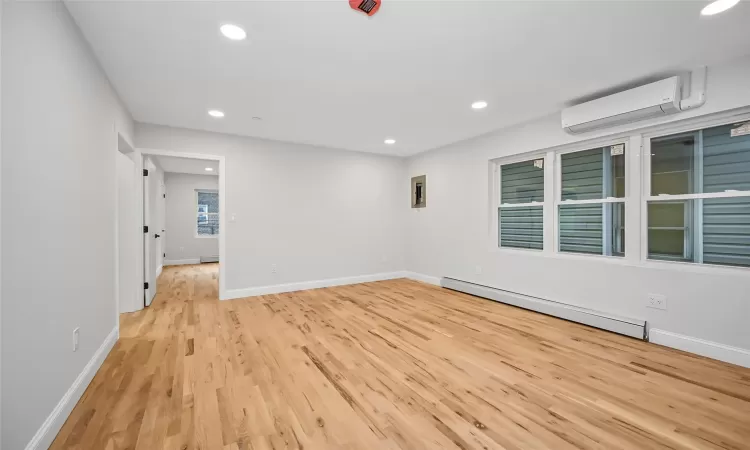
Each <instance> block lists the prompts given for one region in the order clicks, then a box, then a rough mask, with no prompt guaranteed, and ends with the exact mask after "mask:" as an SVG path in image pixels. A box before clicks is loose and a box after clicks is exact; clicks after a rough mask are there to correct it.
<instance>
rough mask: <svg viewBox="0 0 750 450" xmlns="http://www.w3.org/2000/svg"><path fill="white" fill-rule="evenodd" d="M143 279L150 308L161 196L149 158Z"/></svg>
mask: <svg viewBox="0 0 750 450" xmlns="http://www.w3.org/2000/svg"><path fill="white" fill-rule="evenodd" d="M143 167H144V169H143V222H144V223H143V233H144V239H143V245H144V248H143V255H144V261H143V279H144V280H146V282H145V284H144V306H150V305H151V302H152V301H153V300H154V297H155V296H156V289H157V283H156V270H157V266H158V258H157V255H158V253H157V252H158V251H159V245H158V244H157V240H158V239H159V238H160V237H161V225H160V224H158V222H159V220H158V214H157V210H158V209H157V208H158V206H157V203H158V202H157V197H159V196H161V193H160V192H159V191H160V187H161V186H160V183H159V180H157V179H156V177H155V176H154V175H155V173H156V166H155V165H154V163H153V161H151V158H145V159H144V161H143Z"/></svg>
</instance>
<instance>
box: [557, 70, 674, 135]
mask: <svg viewBox="0 0 750 450" xmlns="http://www.w3.org/2000/svg"><path fill="white" fill-rule="evenodd" d="M678 111H680V78H679V77H672V78H667V79H665V80H661V81H657V82H655V83H650V84H647V85H644V86H640V87H637V88H634V89H630V90H627V91H623V92H618V93H617V94H613V95H609V96H607V97H602V98H598V99H596V100H592V101H590V102H586V103H581V104H580V105H575V106H571V107H570V108H565V109H564V110H563V111H562V127H563V128H564V129H565V131H567V132H568V133H572V134H577V133H585V132H587V131H593V130H598V129H602V128H610V127H614V126H617V125H623V124H626V123H630V122H637V121H639V120H645V119H649V118H652V117H658V116H664V115H667V114H672V113H676V112H678Z"/></svg>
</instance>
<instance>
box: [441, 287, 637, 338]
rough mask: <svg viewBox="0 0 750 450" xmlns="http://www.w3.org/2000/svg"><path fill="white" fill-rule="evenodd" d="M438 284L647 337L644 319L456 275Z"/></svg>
mask: <svg viewBox="0 0 750 450" xmlns="http://www.w3.org/2000/svg"><path fill="white" fill-rule="evenodd" d="M440 285H441V286H442V287H444V288H447V289H452V290H454V291H459V292H464V293H466V294H471V295H476V296H477V297H483V298H486V299H490V300H495V301H497V302H500V303H506V304H508V305H513V306H518V307H519V308H523V309H529V310H531V311H536V312H540V313H542V314H547V315H549V316H554V317H559V318H561V319H566V320H570V321H571V322H578V323H582V324H584V325H589V326H592V327H596V328H601V329H602V330H607V331H612V332H614V333H619V334H624V335H625V336H630V337H634V338H638V339H644V340H645V339H646V321H645V320H638V319H628V318H624V317H618V316H613V315H611V314H607V313H603V312H599V311H594V310H591V309H586V308H580V307H578V306H573V305H568V304H566V303H560V302H553V301H551V300H544V299H541V298H538V297H531V296H528V295H523V294H518V293H515V292H510V291H504V290H502V289H497V288H493V287H489V286H483V285H481V284H475V283H469V282H468V281H461V280H457V279H455V278H448V277H443V278H442V279H441V280H440Z"/></svg>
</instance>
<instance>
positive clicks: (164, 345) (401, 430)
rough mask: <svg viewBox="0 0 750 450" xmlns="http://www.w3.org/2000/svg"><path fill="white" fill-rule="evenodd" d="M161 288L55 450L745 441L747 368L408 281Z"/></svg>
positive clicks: (176, 282) (202, 270)
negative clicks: (233, 294) (282, 288)
mask: <svg viewBox="0 0 750 450" xmlns="http://www.w3.org/2000/svg"><path fill="white" fill-rule="evenodd" d="M159 283H160V285H159V294H158V296H157V298H156V299H155V301H154V304H153V305H152V306H151V307H150V308H148V309H147V310H145V311H140V312H137V313H133V314H128V315H123V317H122V320H121V338H120V340H119V342H118V343H117V344H116V346H115V348H114V350H113V351H112V352H111V353H110V355H109V356H108V357H107V359H106V361H105V362H104V365H103V366H102V368H101V370H100V371H99V372H98V373H97V375H96V377H95V378H94V380H93V382H92V383H91V385H90V386H89V387H88V390H87V391H86V393H85V394H84V396H83V398H82V399H81V401H80V402H79V403H78V405H77V406H76V408H75V410H74V411H73V413H72V414H71V416H70V418H69V419H68V421H67V422H66V424H65V426H64V427H63V429H62V431H61V432H60V433H59V435H58V436H57V439H56V440H55V442H54V443H53V445H52V447H51V448H53V449H94V450H97V449H106V450H116V449H148V450H156V449H175V450H188V449H201V450H241V449H255V450H261V449H262V450H266V449H284V448H289V449H339V448H342V449H439V448H445V449H456V448H458V449H467V450H468V449H554V450H567V449H749V448H750V370H748V369H743V368H740V367H737V366H732V365H729V364H723V363H720V362H717V361H713V360H709V359H705V358H701V357H697V356H693V355H690V354H687V353H682V352H678V351H674V350H671V349H667V348H664V347H659V346H656V345H652V344H648V343H644V342H640V341H637V340H634V339H630V338H627V337H622V336H618V335H614V334H611V333H607V332H604V331H600V330H596V329H593V328H588V327H585V326H581V325H577V324H573V323H569V322H565V321H562V320H558V319H554V318H551V317H547V316H544V315H540V314H536V313H532V312H529V311H524V310H521V309H517V308H513V307H510V306H506V305H502V304H499V303H494V302H491V301H488V300H482V299H479V298H475V297H471V296H468V295H464V294H460V293H456V292H452V291H448V290H443V289H440V288H437V287H434V286H429V285H426V284H421V283H418V282H414V281H408V280H393V281H383V282H377V283H366V284H360V285H353V286H342V287H336V288H329V289H319V290H311V291H303V292H296V293H289V294H280V295H267V296H262V297H254V298H247V299H240V300H233V301H226V302H219V301H218V300H217V266H216V265H200V266H180V267H168V268H165V269H164V273H163V275H162V276H161V278H160V281H159Z"/></svg>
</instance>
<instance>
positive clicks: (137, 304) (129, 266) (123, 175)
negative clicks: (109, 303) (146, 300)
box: [115, 151, 143, 313]
mask: <svg viewBox="0 0 750 450" xmlns="http://www.w3.org/2000/svg"><path fill="white" fill-rule="evenodd" d="M132 155H133V154H132V153H130V155H125V154H123V153H120V152H119V151H118V152H117V153H116V154H115V157H116V159H117V240H118V241H117V243H118V259H119V263H118V277H119V279H118V289H119V296H118V303H119V311H118V312H120V313H123V312H131V311H136V310H138V309H141V308H142V307H143V290H142V289H139V282H140V278H141V277H139V276H138V273H137V267H138V262H137V258H139V257H140V256H141V253H140V252H139V251H138V247H139V246H140V245H141V241H140V239H138V237H139V236H138V234H136V233H137V232H138V231H140V230H139V229H138V224H139V223H140V215H139V214H138V213H137V207H136V205H137V204H138V203H137V202H136V188H135V181H136V178H135V175H136V173H135V163H134V162H133V160H132V159H131V158H132ZM139 300H140V301H139Z"/></svg>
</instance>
